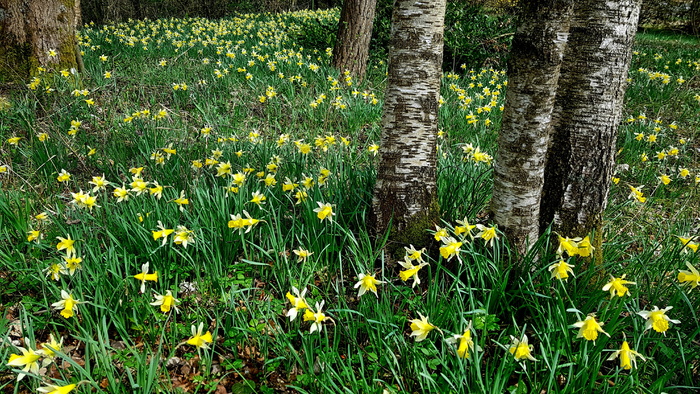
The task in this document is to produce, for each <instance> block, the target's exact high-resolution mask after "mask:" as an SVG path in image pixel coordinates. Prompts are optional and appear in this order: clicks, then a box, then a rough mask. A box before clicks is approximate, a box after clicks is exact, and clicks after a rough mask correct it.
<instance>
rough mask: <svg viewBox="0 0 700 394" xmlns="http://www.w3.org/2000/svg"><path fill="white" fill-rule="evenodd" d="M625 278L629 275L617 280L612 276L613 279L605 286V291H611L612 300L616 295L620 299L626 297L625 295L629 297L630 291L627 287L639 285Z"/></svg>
mask: <svg viewBox="0 0 700 394" xmlns="http://www.w3.org/2000/svg"><path fill="white" fill-rule="evenodd" d="M625 276H627V275H626V274H623V275H622V276H621V277H619V278H615V277H614V276H612V275H611V276H610V277H611V278H612V279H611V280H610V282H608V283H607V284H605V286H603V291H610V298H613V297H615V294H617V296H618V297H624V296H625V294H626V295H628V296H629V295H630V292H629V291H630V289H629V288H627V286H625V285H636V284H637V283H635V282H630V281H628V280H625Z"/></svg>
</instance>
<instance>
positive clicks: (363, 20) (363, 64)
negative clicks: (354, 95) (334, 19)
mask: <svg viewBox="0 0 700 394" xmlns="http://www.w3.org/2000/svg"><path fill="white" fill-rule="evenodd" d="M376 8H377V0H345V3H344V4H343V9H342V10H341V12H340V21H339V22H338V38H337V40H336V43H335V48H333V67H335V68H337V69H338V70H340V71H346V70H347V71H350V74H352V75H353V76H354V77H355V78H357V80H358V81H361V80H362V79H363V78H364V77H365V72H366V70H367V58H368V56H369V41H370V39H371V38H372V24H373V22H374V11H375V9H376Z"/></svg>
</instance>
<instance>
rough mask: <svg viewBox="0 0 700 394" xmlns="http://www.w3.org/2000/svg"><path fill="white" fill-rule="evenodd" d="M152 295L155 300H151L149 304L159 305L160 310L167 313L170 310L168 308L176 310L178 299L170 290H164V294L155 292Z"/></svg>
mask: <svg viewBox="0 0 700 394" xmlns="http://www.w3.org/2000/svg"><path fill="white" fill-rule="evenodd" d="M154 297H155V299H156V300H155V301H153V302H151V305H153V306H160V311H161V312H163V313H168V312H170V309H174V310H175V312H178V309H177V304H179V303H180V301H179V300H178V299H177V298H175V297H174V296H173V292H172V291H170V290H166V291H165V295H160V294H158V293H156V294H155V295H154Z"/></svg>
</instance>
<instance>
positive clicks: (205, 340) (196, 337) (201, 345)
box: [186, 323, 214, 349]
mask: <svg viewBox="0 0 700 394" xmlns="http://www.w3.org/2000/svg"><path fill="white" fill-rule="evenodd" d="M202 331H204V323H199V326H198V327H195V326H194V325H192V338H190V339H188V340H187V342H186V343H187V344H188V345H192V346H195V347H197V348H198V349H209V344H210V343H212V342H213V341H214V338H212V336H211V332H209V331H208V330H207V332H206V333H204V334H202Z"/></svg>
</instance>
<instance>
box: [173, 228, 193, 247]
mask: <svg viewBox="0 0 700 394" xmlns="http://www.w3.org/2000/svg"><path fill="white" fill-rule="evenodd" d="M173 242H174V243H175V244H177V245H182V246H183V247H184V248H187V245H189V244H193V243H194V231H192V230H188V229H187V227H185V226H177V227H175V238H173Z"/></svg>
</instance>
